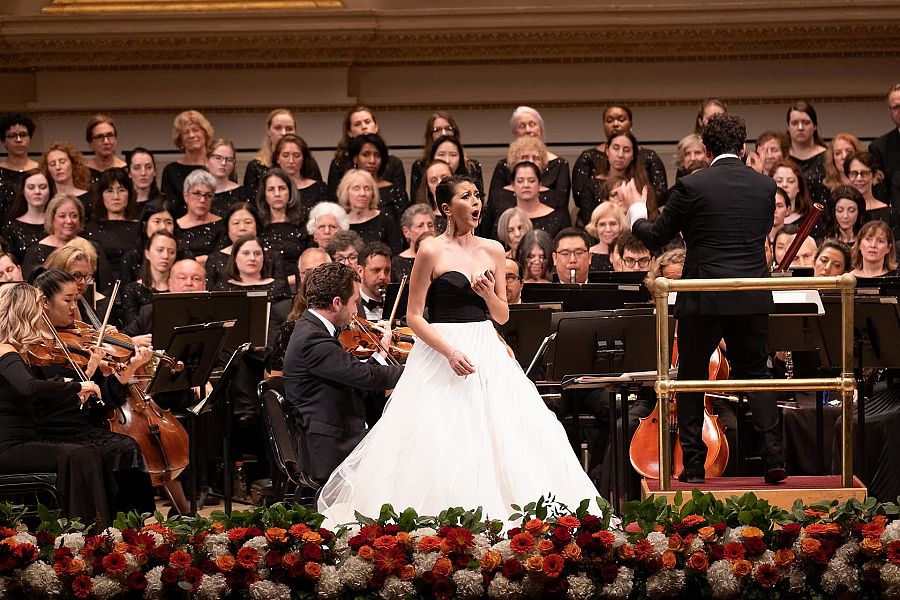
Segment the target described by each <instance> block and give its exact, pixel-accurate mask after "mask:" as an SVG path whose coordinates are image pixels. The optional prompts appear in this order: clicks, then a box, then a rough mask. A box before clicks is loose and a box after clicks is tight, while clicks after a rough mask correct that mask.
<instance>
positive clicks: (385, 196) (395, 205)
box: [378, 185, 409, 223]
mask: <svg viewBox="0 0 900 600" xmlns="http://www.w3.org/2000/svg"><path fill="white" fill-rule="evenodd" d="M378 196H379V197H380V202H379V205H378V208H379V210H381V212H382V214H384V215H386V216H388V217H390V218H391V219H393V220H394V222H395V223H400V217H402V216H403V211H404V210H406V207H407V206H409V196H407V195H406V190H405V189H403V188H401V187H399V186H396V185H389V186H386V187H380V188H378Z"/></svg>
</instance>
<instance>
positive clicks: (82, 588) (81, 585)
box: [72, 575, 94, 598]
mask: <svg viewBox="0 0 900 600" xmlns="http://www.w3.org/2000/svg"><path fill="white" fill-rule="evenodd" d="M93 591H94V584H93V583H91V578H90V577H88V576H87V575H79V576H78V577H76V578H75V579H73V580H72V593H73V594H75V597H76V598H87V597H88V596H90V595H91V593H92V592H93Z"/></svg>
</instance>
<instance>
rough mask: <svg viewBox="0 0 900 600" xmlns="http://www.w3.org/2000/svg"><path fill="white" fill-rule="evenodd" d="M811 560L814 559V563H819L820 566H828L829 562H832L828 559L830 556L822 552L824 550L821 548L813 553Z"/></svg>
mask: <svg viewBox="0 0 900 600" xmlns="http://www.w3.org/2000/svg"><path fill="white" fill-rule="evenodd" d="M810 558H812V560H813V562H815V563H818V564H820V565H827V564H828V561H829V560H830V559H829V558H828V555H827V554H825V553H824V552H822V549H821V548H819V549H818V550H816V551H815V552H813V553H812V554H811V555H810Z"/></svg>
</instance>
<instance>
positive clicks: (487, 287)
mask: <svg viewBox="0 0 900 600" xmlns="http://www.w3.org/2000/svg"><path fill="white" fill-rule="evenodd" d="M494 283H495V282H494V274H493V273H492V272H491V271H490V270H488V271H485V272H484V273H480V274H478V275H476V276H475V278H474V279H473V280H472V289H473V290H474V291H475V293H476V294H478V295H479V296H481V297H482V298H484V299H485V300H488V299H489V298H490V297H491V295H492V294H495V292H494Z"/></svg>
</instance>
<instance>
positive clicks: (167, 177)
mask: <svg viewBox="0 0 900 600" xmlns="http://www.w3.org/2000/svg"><path fill="white" fill-rule="evenodd" d="M214 135H215V131H214V130H213V126H212V124H210V122H209V121H208V120H207V119H206V117H204V116H203V115H202V114H200V113H199V112H197V111H196V110H186V111H184V112H182V113H179V114H178V116H177V117H175V121H174V122H173V123H172V141H173V142H174V143H175V147H176V148H178V149H179V150H181V151H182V152H183V153H184V154H183V155H182V157H181V158H179V159H178V160H177V161H175V162H171V163H169V164H167V165H166V166H165V168H163V172H162V185H161V186H160V190H161V191H162V193H163V195H164V196H166V197H167V198H169V199H170V200H172V201H174V202H175V203H176V205H175V206H174V209H175V212H176V213H177V216H179V217H180V216H181V215H183V214H184V211H185V205H184V203H183V202H182V201H181V198H182V193H183V191H184V180H185V179H186V178H187V176H188V175H190V174H191V173H192V172H194V171H195V170H197V169H206V159H207V158H208V152H207V145H208V144H209V142H210V140H212V139H213V136H214ZM213 189H215V185H213Z"/></svg>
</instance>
